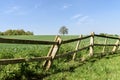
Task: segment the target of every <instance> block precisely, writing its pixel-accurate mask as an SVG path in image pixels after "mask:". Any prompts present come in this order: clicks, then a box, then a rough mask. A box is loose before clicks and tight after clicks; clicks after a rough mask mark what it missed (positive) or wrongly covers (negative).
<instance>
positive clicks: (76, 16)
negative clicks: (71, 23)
mask: <svg viewBox="0 0 120 80" xmlns="http://www.w3.org/2000/svg"><path fill="white" fill-rule="evenodd" d="M80 17H82V15H81V14H77V15H74V16H73V17H72V18H71V19H78V18H80Z"/></svg>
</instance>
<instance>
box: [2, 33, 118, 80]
mask: <svg viewBox="0 0 120 80" xmlns="http://www.w3.org/2000/svg"><path fill="white" fill-rule="evenodd" d="M4 37H6V38H18V39H19V38H20V39H35V40H51V41H53V39H54V37H55V36H54V35H52V36H4ZM75 37H77V36H72V37H71V36H62V38H63V39H68V38H69V39H71V38H75ZM95 38H96V37H95ZM115 42H116V41H115V40H108V43H111V44H112V43H115ZM95 43H104V39H101V38H96V41H95ZM76 44H77V43H76V42H75V43H70V44H63V45H61V47H60V50H59V52H58V54H64V53H67V52H70V51H74V50H75V46H76ZM87 45H89V39H85V40H83V41H81V44H80V46H79V47H80V48H82V47H85V46H87ZM112 48H113V47H106V49H105V51H106V52H107V51H108V52H109V51H111V49H112ZM49 49H50V46H44V45H20V44H0V59H4V58H31V57H40V56H46V55H47V53H48V51H49ZM102 49H103V47H101V46H100V47H97V46H95V47H94V51H95V52H101V50H102ZM88 53H89V49H86V50H83V51H80V52H78V53H77V55H76V59H75V61H72V60H71V59H72V55H69V56H66V57H62V58H59V59H55V60H54V61H53V64H52V66H51V69H50V70H49V71H45V70H44V68H43V66H42V64H43V62H42V61H40V62H30V63H27V62H26V63H18V64H9V65H0V80H119V78H120V76H119V74H120V67H119V66H120V64H119V59H120V56H119V54H114V55H113V56H110V55H109V56H108V55H107V56H105V57H104V58H102V59H101V57H98V58H93V59H91V60H89V61H86V62H84V63H81V61H80V60H81V57H83V56H85V57H87V55H88ZM118 53H119V52H118Z"/></svg>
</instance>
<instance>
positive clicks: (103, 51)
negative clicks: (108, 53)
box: [102, 38, 108, 54]
mask: <svg viewBox="0 0 120 80" xmlns="http://www.w3.org/2000/svg"><path fill="white" fill-rule="evenodd" d="M107 39H108V38H105V42H104V44H105V45H106V44H107ZM105 48H106V46H103V50H102V54H104V53H105Z"/></svg>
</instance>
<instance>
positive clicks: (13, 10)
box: [5, 6, 19, 14]
mask: <svg viewBox="0 0 120 80" xmlns="http://www.w3.org/2000/svg"><path fill="white" fill-rule="evenodd" d="M18 10H19V7H18V6H13V7H10V8H9V9H8V10H6V11H5V13H7V14H9V13H14V12H16V11H18Z"/></svg>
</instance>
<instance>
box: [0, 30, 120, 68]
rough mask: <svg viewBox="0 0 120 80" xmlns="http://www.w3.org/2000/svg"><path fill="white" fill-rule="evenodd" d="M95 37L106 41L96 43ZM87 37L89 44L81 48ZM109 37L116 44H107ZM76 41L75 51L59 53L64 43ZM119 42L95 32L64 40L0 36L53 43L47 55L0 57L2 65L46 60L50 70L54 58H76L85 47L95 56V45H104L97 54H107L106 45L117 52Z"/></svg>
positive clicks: (22, 41)
mask: <svg viewBox="0 0 120 80" xmlns="http://www.w3.org/2000/svg"><path fill="white" fill-rule="evenodd" d="M94 37H101V38H104V39H105V41H104V43H99V44H98V43H95V42H94V40H95V39H96V38H94ZM85 39H89V44H88V46H84V47H80V48H79V46H80V44H81V43H80V42H82V40H85ZM108 39H115V40H116V43H115V44H107V41H108ZM75 41H78V42H77V44H76V47H75V50H74V51H69V52H66V53H60V54H58V51H59V49H60V48H61V45H62V44H67V43H71V42H75ZM119 42H120V38H119V37H118V38H117V37H111V36H105V35H98V34H95V33H94V32H92V33H91V35H88V36H80V37H79V38H75V39H70V40H62V39H61V38H60V36H57V37H56V38H55V40H54V41H39V40H22V39H8V38H0V43H9V44H36V45H52V46H51V48H50V50H49V52H48V55H47V56H43V57H34V58H19V59H0V65H7V64H17V63H23V62H34V61H45V62H44V64H43V66H44V67H46V70H48V69H49V68H50V66H51V65H52V63H53V60H54V59H58V58H63V57H65V56H68V55H72V56H73V58H72V59H73V60H75V58H76V54H78V53H77V52H80V51H82V50H85V49H87V50H89V53H88V55H89V57H91V56H95V55H96V53H94V46H103V50H102V51H101V53H97V54H100V55H101V54H102V55H105V54H103V53H106V52H105V48H106V46H113V49H112V50H111V51H110V52H108V53H115V52H116V51H117V50H118V48H119V46H120V44H119Z"/></svg>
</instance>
